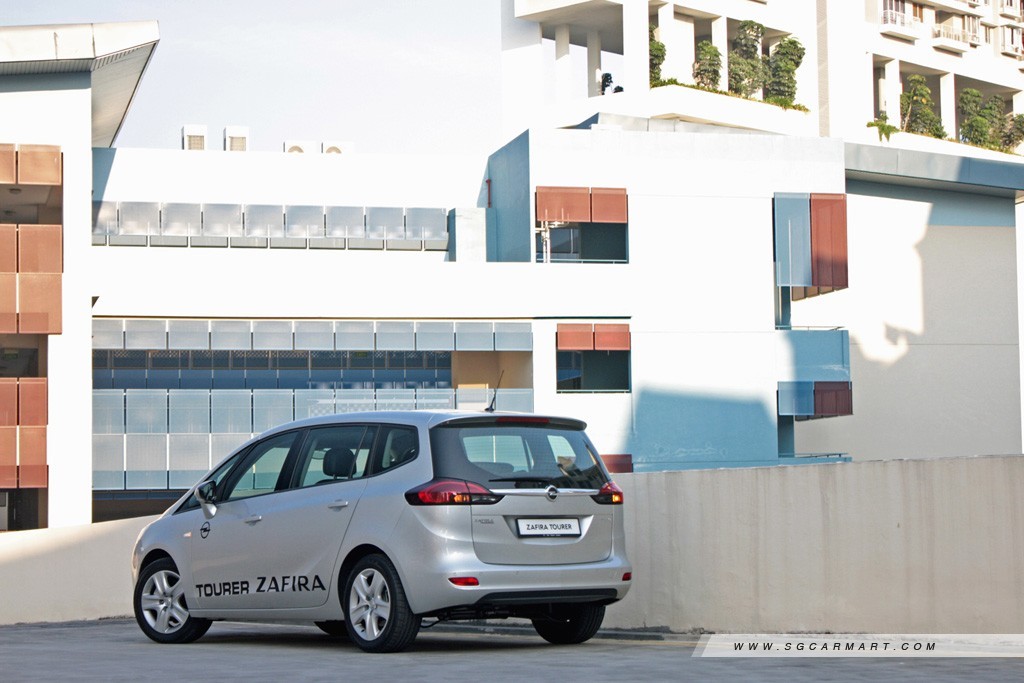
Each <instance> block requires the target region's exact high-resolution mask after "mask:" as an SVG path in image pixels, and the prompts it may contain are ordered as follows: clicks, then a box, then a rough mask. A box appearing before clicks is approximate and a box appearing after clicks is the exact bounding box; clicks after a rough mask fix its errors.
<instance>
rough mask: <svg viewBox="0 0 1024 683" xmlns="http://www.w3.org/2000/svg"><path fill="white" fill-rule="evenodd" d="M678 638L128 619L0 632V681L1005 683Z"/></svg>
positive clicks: (1010, 664) (1015, 664)
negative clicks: (155, 634)
mask: <svg viewBox="0 0 1024 683" xmlns="http://www.w3.org/2000/svg"><path fill="white" fill-rule="evenodd" d="M695 644H696V643H695V641H694V640H693V639H692V638H688V637H685V636H669V637H664V638H662V637H660V636H657V635H642V636H633V637H629V638H626V637H623V636H621V635H618V636H615V637H609V636H608V635H602V636H601V637H598V638H595V639H594V640H592V641H590V642H589V643H586V644H584V645H580V646H575V647H556V646H552V645H548V644H547V643H545V642H544V641H542V640H541V639H540V638H539V637H537V636H536V635H533V634H532V632H531V631H528V630H525V629H523V630H521V631H519V630H516V629H501V631H500V632H498V633H494V632H490V633H486V632H483V631H481V630H480V629H477V628H472V627H444V630H441V629H440V628H437V629H432V630H427V631H423V632H421V633H420V636H419V638H418V639H417V640H416V643H415V644H414V646H413V648H412V649H411V650H409V651H408V652H404V653H400V654H393V655H369V654H365V653H363V652H361V651H359V650H358V649H356V648H355V646H353V645H351V644H349V643H347V642H344V641H340V642H339V641H337V640H334V639H332V638H330V637H328V636H325V635H323V634H322V633H321V632H320V631H319V630H317V629H316V628H315V627H313V626H305V625H292V624H284V625H266V624H242V623H217V624H214V625H213V628H211V629H210V631H209V633H207V634H206V636H204V637H203V638H202V639H201V640H200V641H198V642H196V643H194V644H192V645H179V646H171V645H157V644H155V643H152V642H150V641H149V640H148V639H146V637H145V636H143V635H142V633H141V632H140V631H139V629H138V627H137V626H136V625H135V622H133V621H129V620H109V621H99V622H75V623H67V624H45V625H25V626H4V627H0V680H3V681H4V683H13V682H15V681H33V682H34V683H35V682H38V681H67V680H103V681H125V680H132V681H138V680H153V681H185V682H188V681H218V683H219V682H220V681H234V680H246V681H338V680H342V679H349V678H357V679H358V680H363V681H391V680H403V679H404V680H428V681H431V680H433V681H442V680H461V681H486V683H494V682H495V681H513V680H515V681H522V680H526V679H530V678H533V679H536V680H539V681H557V682H558V683H570V682H571V681H588V682H589V681H618V682H622V681H682V680H690V679H695V680H716V681H718V680H722V681H751V680H757V681H780V682H781V681H821V680H841V681H848V680H854V681H857V680H864V681H867V680H871V681H874V680H886V681H933V680H963V681H979V680H992V681H1005V680H1011V679H1014V680H1015V679H1019V677H1020V674H1021V671H1022V670H1024V669H1022V666H1024V662H1022V661H1021V660H1007V659H900V660H893V659H885V660H882V659H873V660H869V659H800V660H793V659H772V660H769V659H748V660H735V659H708V658H693V657H691V656H690V654H691V652H692V651H693V648H694V645H695Z"/></svg>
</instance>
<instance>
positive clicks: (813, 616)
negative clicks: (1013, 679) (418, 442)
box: [0, 456, 1024, 633]
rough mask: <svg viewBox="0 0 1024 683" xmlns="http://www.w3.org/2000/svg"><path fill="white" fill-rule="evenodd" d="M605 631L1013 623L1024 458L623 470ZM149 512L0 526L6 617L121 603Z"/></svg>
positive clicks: (1017, 613) (995, 628)
mask: <svg viewBox="0 0 1024 683" xmlns="http://www.w3.org/2000/svg"><path fill="white" fill-rule="evenodd" d="M615 478H616V481H617V482H618V483H619V484H620V485H621V486H622V488H623V489H624V490H625V492H626V508H625V512H626V532H627V548H628V551H629V556H630V559H631V560H632V561H633V576H634V580H633V587H632V590H631V591H630V593H629V595H628V596H627V597H626V599H625V600H623V601H622V602H621V603H618V604H616V605H614V606H613V607H611V608H610V609H609V611H608V616H607V617H606V621H605V625H606V626H607V627H614V628H668V629H671V630H672V631H689V630H694V629H705V630H709V631H718V632H726V631H733V632H758V631H768V632H775V631H788V632H793V631H834V632H855V631H862V632H875V633H889V632H892V633H1018V632H1020V631H1021V630H1022V629H1024V586H1022V584H1021V582H1020V577H1021V574H1022V572H1024V498H1021V496H1019V495H1018V492H1019V491H1020V490H1021V487H1022V486H1024V457H1007V456H1000V457H985V458H951V459H945V460H916V461H908V460H902V461H890V462H869V463H842V464H831V465H806V466H792V467H765V468H750V469H724V470H700V471H690V472H665V473H658V474H632V475H628V474H619V475H616V477H615ZM149 519H151V518H143V519H134V520H123V521H118V522H106V523H103V524H96V525H93V526H87V527H76V528H66V529H49V530H39V531H22V532H13V533H8V534H2V535H0V605H2V606H3V607H2V608H0V624H8V623H17V622H21V621H61V620H75V619H96V618H100V617H111V616H120V615H125V614H128V613H130V611H131V603H130V600H131V585H130V580H129V577H130V570H129V561H130V558H129V554H130V551H131V547H132V543H133V542H134V540H135V538H136V536H137V535H138V533H139V530H140V529H141V528H142V527H143V526H144V525H145V524H146V523H147V522H148V521H149Z"/></svg>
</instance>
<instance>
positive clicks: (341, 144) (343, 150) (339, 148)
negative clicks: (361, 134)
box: [320, 140, 352, 154]
mask: <svg viewBox="0 0 1024 683" xmlns="http://www.w3.org/2000/svg"><path fill="white" fill-rule="evenodd" d="M320 151H321V152H322V153H324V154H349V153H350V152H351V151H352V142H351V141H350V140H324V141H323V142H321V143H320Z"/></svg>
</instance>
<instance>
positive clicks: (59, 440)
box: [0, 73, 92, 527]
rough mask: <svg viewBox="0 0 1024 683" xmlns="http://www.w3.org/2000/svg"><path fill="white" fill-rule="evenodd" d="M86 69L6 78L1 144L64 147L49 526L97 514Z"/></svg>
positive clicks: (52, 344) (52, 354) (50, 358)
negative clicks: (59, 326)
mask: <svg viewBox="0 0 1024 683" xmlns="http://www.w3.org/2000/svg"><path fill="white" fill-rule="evenodd" d="M89 87H90V80H89V74H88V73H81V74H51V75H47V76H39V77H27V76H13V77H7V78H4V79H3V83H2V84H0V111H3V112H4V114H3V116H0V142H4V143H18V144H44V145H59V146H60V148H61V151H62V152H63V156H64V276H63V278H62V285H61V286H62V295H61V299H62V325H63V331H62V333H61V334H57V335H49V336H48V337H47V342H46V343H47V344H48V349H47V373H48V377H47V381H48V385H47V386H48V391H47V393H48V397H49V398H48V400H49V404H48V419H49V428H48V429H47V434H46V436H47V447H46V457H47V462H48V464H49V465H50V476H49V493H48V501H49V510H48V516H47V518H48V524H49V526H51V527H60V526H72V525H76V524H86V523H88V522H89V521H91V519H92V514H91V510H92V496H91V481H92V458H91V457H90V453H89V449H88V448H83V444H88V443H89V442H90V439H91V438H92V398H91V397H92V373H91V371H90V368H89V362H88V357H89V356H88V349H89V348H90V347H91V345H92V318H91V306H92V299H91V297H90V295H89V287H88V279H89V266H88V257H89V249H90V239H89V235H90V233H91V228H90V223H91V210H90V206H91V196H92V194H91V191H92V126H91V122H92V114H91V107H92V99H91V94H90V90H89Z"/></svg>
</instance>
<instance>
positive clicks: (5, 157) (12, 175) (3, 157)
mask: <svg viewBox="0 0 1024 683" xmlns="http://www.w3.org/2000/svg"><path fill="white" fill-rule="evenodd" d="M17 168H18V165H17V163H16V162H15V160H14V145H0V183H15V182H17V180H18V173H17Z"/></svg>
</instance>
